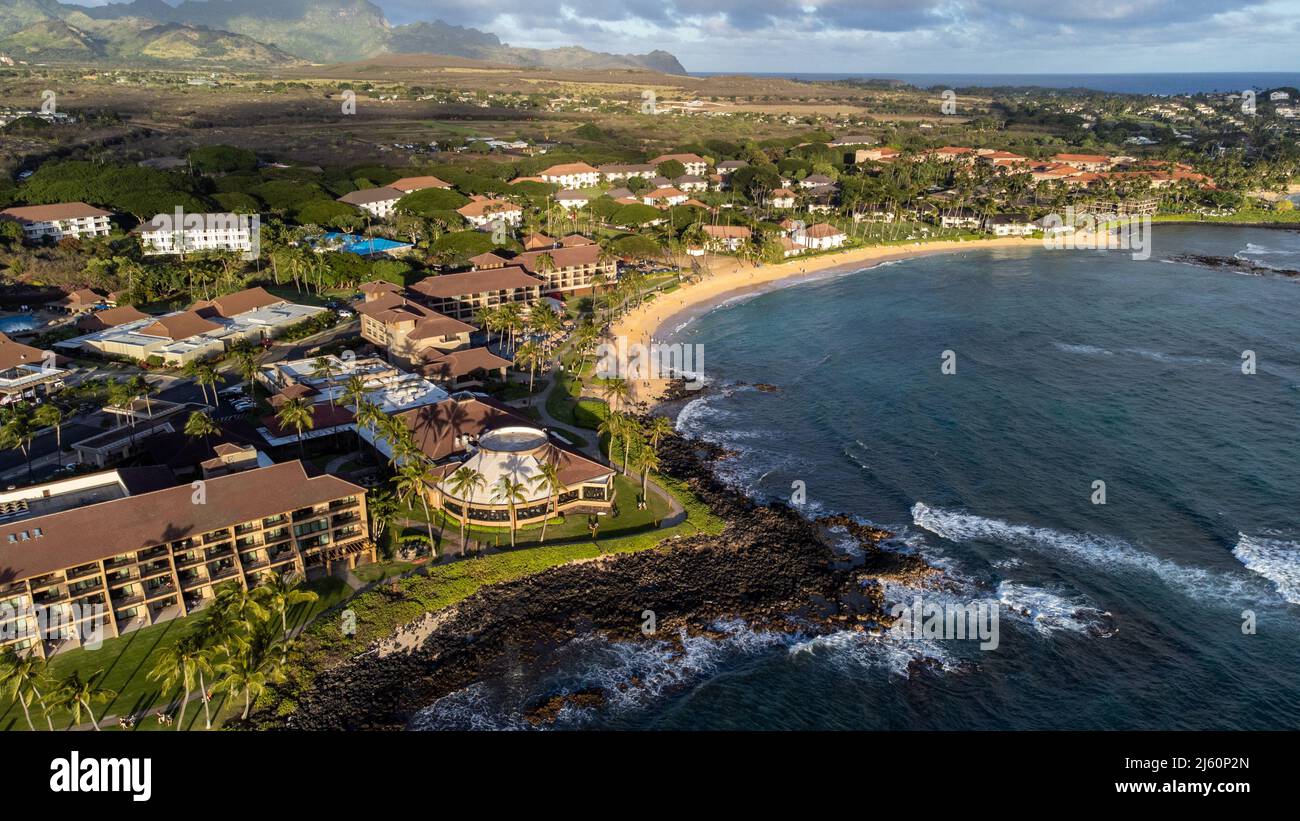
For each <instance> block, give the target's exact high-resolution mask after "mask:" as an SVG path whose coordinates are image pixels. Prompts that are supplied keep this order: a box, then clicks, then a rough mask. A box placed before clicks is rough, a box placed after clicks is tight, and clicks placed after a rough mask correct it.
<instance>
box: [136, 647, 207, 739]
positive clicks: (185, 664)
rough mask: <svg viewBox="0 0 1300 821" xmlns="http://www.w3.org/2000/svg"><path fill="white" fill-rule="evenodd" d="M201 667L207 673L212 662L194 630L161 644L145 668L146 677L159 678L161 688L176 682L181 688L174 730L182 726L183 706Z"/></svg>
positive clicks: (180, 728)
mask: <svg viewBox="0 0 1300 821" xmlns="http://www.w3.org/2000/svg"><path fill="white" fill-rule="evenodd" d="M201 669H202V670H206V671H207V672H208V673H211V672H212V664H211V661H210V659H209V650H208V648H207V646H206V645H205V642H204V640H203V636H202V635H200V634H199V633H197V632H195V633H190V634H188V635H186V636H185V637H184V638H182V639H180V640H179V641H176V642H173V643H172V644H170V645H168V646H167V647H164V648H163V649H162V651H161V652H160V653H159V654H158V657H157V660H156V661H155V662H154V666H153V669H152V670H150V671H149V674H148V678H149V680H150V681H158V682H161V683H162V687H163V690H170V689H172V688H173V687H177V686H179V687H180V688H181V689H182V690H183V691H184V692H183V694H182V696H181V705H180V712H179V713H178V714H177V716H176V729H177V730H183V729H184V728H185V707H186V705H188V704H189V701H190V692H191V691H193V689H194V684H195V679H196V678H197V677H198V676H200V675H201V673H200V670H201ZM199 687H200V688H202V687H203V683H202V682H199ZM200 692H203V694H204V696H205V697H206V695H207V692H206V690H202V689H200ZM206 706H207V702H206V701H204V707H205V708H206ZM211 727H212V719H211V716H210V715H209V717H208V728H209V729H211Z"/></svg>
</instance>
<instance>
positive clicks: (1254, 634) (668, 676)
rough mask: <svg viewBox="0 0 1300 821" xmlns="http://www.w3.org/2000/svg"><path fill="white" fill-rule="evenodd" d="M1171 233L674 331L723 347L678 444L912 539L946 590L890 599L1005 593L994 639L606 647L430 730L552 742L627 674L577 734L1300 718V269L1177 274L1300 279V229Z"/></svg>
mask: <svg viewBox="0 0 1300 821" xmlns="http://www.w3.org/2000/svg"><path fill="white" fill-rule="evenodd" d="M1155 231H1156V233H1155V236H1154V250H1153V254H1152V256H1151V259H1150V260H1147V261H1137V260H1133V259H1131V258H1130V256H1129V255H1128V254H1127V253H1126V252H1119V251H1115V252H1108V251H1048V250H1042V249H1014V250H1008V249H990V250H972V251H970V252H966V253H961V254H953V255H943V256H932V257H923V258H916V259H911V260H907V261H903V262H895V263H888V264H884V265H880V266H877V267H875V268H872V269H868V270H862V271H856V272H849V273H840V274H834V275H825V276H823V277H821V278H820V279H816V280H813V281H805V282H801V283H799V284H797V285H792V286H790V287H787V288H781V289H773V290H769V291H767V292H763V293H757V294H750V295H746V296H744V297H742V298H738V299H732V300H730V301H728V302H726V303H724V305H722V306H720V307H718V308H716V309H714V310H712V311H711V312H708V313H706V314H704V315H702V316H699V317H698V318H696V319H694V320H691V321H689V322H686V323H684V324H683V325H682V327H680V328H678V329H677V330H676V331H675V332H674V334H673V337H674V338H675V339H677V340H680V341H684V342H691V343H698V344H701V345H703V346H704V352H705V359H704V362H705V368H704V370H705V374H706V376H707V377H708V378H709V380H710V381H711V383H712V387H711V388H710V390H709V391H707V392H706V394H705V395H703V396H702V397H701V398H699V399H697V400H694V401H692V402H691V403H690V404H688V405H687V406H686V407H685V408H684V409H683V410H682V411H681V414H680V416H679V418H678V427H679V430H681V431H682V432H684V433H687V434H690V435H695V436H701V437H703V438H706V439H709V440H711V441H715V442H717V443H719V444H722V445H724V446H726V447H728V448H730V449H731V450H733V451H734V452H735V453H736V456H735V457H733V458H731V459H728V460H726V461H724V462H721V463H719V470H720V472H721V475H722V476H724V477H725V478H726V480H727V481H729V482H731V483H734V484H735V485H736V486H737V487H739V488H742V489H743V490H745V491H746V492H747V493H749V494H751V495H752V496H754V497H756V498H759V499H790V498H791V494H792V491H793V489H794V488H795V487H797V485H796V483H803V486H804V487H806V499H804V500H802V502H801V504H800V507H801V508H802V509H803V510H804V511H805V512H806V513H807V514H808V515H824V514H828V513H844V514H848V515H850V516H853V517H855V518H857V519H859V520H861V521H863V522H869V523H873V524H876V525H879V526H882V527H885V528H889V529H891V530H893V531H894V532H895V533H897V534H898V536H897V539H896V541H895V545H896V547H897V548H898V549H902V550H909V551H918V552H920V553H921V554H922V555H924V556H925V557H927V558H928V559H929V560H930V561H931V562H932V563H934V564H936V565H938V566H940V567H942V568H943V569H944V577H945V582H944V583H942V584H936V585H928V586H926V587H925V588H923V589H908V588H901V587H896V586H895V587H891V588H890V589H889V600H890V601H891V602H898V603H903V604H910V603H912V602H913V601H914V600H915V599H916V598H917V597H922V598H923V599H924V600H925V601H927V602H931V603H934V602H938V603H953V604H957V605H962V604H967V603H971V602H977V601H979V602H986V603H990V604H991V606H992V607H993V609H994V610H996V611H997V612H998V614H999V643H998V646H997V648H996V649H990V650H981V649H980V647H979V645H978V643H976V642H973V641H970V640H962V639H951V640H945V639H941V638H929V639H913V638H900V637H895V636H891V635H886V636H882V637H872V636H868V635H865V634H862V633H854V632H844V633H838V634H832V635H829V636H822V637H808V636H787V635H784V634H767V633H761V632H755V631H752V630H750V629H748V627H747V626H746V625H744V624H743V623H738V622H733V623H727V624H719V625H717V627H718V629H719V630H721V631H722V633H723V637H722V638H720V639H716V638H715V639H706V638H690V639H687V640H686V641H685V642H684V644H683V651H681V652H678V651H677V650H675V649H674V648H672V647H671V646H670V645H669V644H668V643H667V642H660V643H649V644H646V643H636V644H619V643H611V642H608V641H605V640H603V639H599V638H592V637H586V638H583V639H579V640H575V641H574V642H571V643H570V644H569V645H568V646H566V647H564V648H562V650H561V651H560V652H559V653H558V654H557V655H556V657H555V659H554V660H553V661H554V663H553V664H552V665H548V668H547V669H546V670H528V671H519V673H518V675H517V676H516V677H514V678H512V679H511V680H510V681H490V682H484V683H481V684H478V685H475V686H474V687H471V688H469V689H466V690H463V691H460V692H458V693H454V694H452V695H450V696H447V697H446V698H443V699H442V700H440V701H439V702H437V703H436V704H434V705H431V706H430V708H429V709H428V710H427V711H426V712H425V713H424V714H423V715H422V716H420V718H419V719H417V720H416V721H415V722H413V726H415V727H421V728H465V727H476V728H485V727H526V726H528V725H527V723H526V722H525V721H523V719H522V718H521V711H522V707H523V705H525V704H528V703H530V702H531V701H534V700H536V699H537V698H538V697H539V696H540V695H543V694H547V693H554V692H559V691H573V690H579V689H582V688H587V687H601V688H604V690H605V691H606V692H607V693H609V694H611V702H610V704H609V705H608V706H607V707H606V708H604V709H600V710H594V711H592V710H581V709H577V708H566V710H565V712H564V713H563V714H562V715H561V717H560V720H559V721H558V722H557V725H556V726H557V727H558V728H601V729H855V730H863V729H1049V728H1061V729H1124V728H1128V729H1191V728H1194V729H1258V728H1291V729H1295V728H1297V727H1300V680H1298V679H1297V678H1296V676H1295V671H1296V670H1297V669H1300V504H1298V503H1300V424H1298V420H1300V336H1298V335H1297V334H1296V330H1297V328H1298V327H1300V326H1298V325H1297V316H1300V281H1292V280H1288V279H1286V278H1283V277H1273V276H1253V275H1245V274H1237V273H1232V272H1229V271H1224V270H1208V269H1204V268H1200V267H1195V266H1191V265H1186V264H1181V263H1174V262H1170V261H1167V260H1168V258H1169V257H1170V256H1172V255H1174V254H1182V253H1199V254H1213V255H1224V256H1228V255H1239V256H1241V257H1243V258H1249V259H1252V260H1255V261H1257V262H1260V263H1263V264H1265V265H1270V266H1273V267H1278V268H1300V233H1296V232H1292V231H1282V230H1266V229H1249V228H1239V227H1199V226H1157V227H1156V229H1155ZM944 352H951V355H952V356H951V357H950V358H949V361H953V362H955V366H956V369H955V373H950V374H944V373H942V372H941V363H942V361H943V357H944ZM1244 352H1252V353H1253V360H1254V363H1255V368H1254V370H1255V372H1254V373H1251V374H1247V373H1243V370H1242V364H1243V362H1244V361H1245V360H1244V359H1243V354H1244ZM755 383H768V384H770V385H773V386H775V388H776V389H775V390H758V389H756V388H755V387H754V384H755ZM1098 482H1102V483H1104V486H1099V485H1098V484H1097V483H1098ZM1099 487H1103V489H1104V498H1101V499H1100V501H1101V502H1104V503H1098V501H1099V497H1098V495H1097V490H1098V488H1099ZM845 549H848V548H845Z"/></svg>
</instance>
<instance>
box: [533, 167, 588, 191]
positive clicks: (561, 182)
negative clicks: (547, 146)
mask: <svg viewBox="0 0 1300 821" xmlns="http://www.w3.org/2000/svg"><path fill="white" fill-rule="evenodd" d="M538 176H539V177H541V178H542V182H549V183H551V184H553V185H558V186H560V187H561V188H592V187H594V186H597V185H600V171H599V170H597V169H596V168H593V167H592V166H590V165H587V164H586V163H585V162H569V163H562V164H560V165H552V166H551V167H550V168H548V169H546V170H545V171H543V172H542V173H541V174H538Z"/></svg>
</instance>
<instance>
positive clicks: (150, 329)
mask: <svg viewBox="0 0 1300 821" xmlns="http://www.w3.org/2000/svg"><path fill="white" fill-rule="evenodd" d="M220 328H221V326H220V325H218V324H217V323H215V322H209V321H208V320H206V319H204V318H203V317H202V316H199V314H198V312H197V311H185V312H183V313H179V314H171V315H169V316H160V317H158V321H157V322H154V323H153V324H152V325H146V326H144V327H143V328H141V329H140V333H142V334H145V335H146V336H162V337H166V338H167V339H170V340H172V341H175V340H177V339H189V338H190V337H191V336H198V335H199V334H201V333H206V332H208V331H216V330H220Z"/></svg>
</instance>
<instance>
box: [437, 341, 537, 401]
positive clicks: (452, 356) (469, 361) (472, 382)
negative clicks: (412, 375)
mask: <svg viewBox="0 0 1300 821" xmlns="http://www.w3.org/2000/svg"><path fill="white" fill-rule="evenodd" d="M512 364H514V363H512V362H511V361H510V360H509V359H505V358H503V357H500V356H497V355H496V354H494V353H492V352H491V351H489V350H488V349H487V348H466V349H464V350H459V351H449V352H447V353H435V354H432V355H428V356H426V357H425V360H424V362H423V364H421V365H420V373H422V374H424V375H425V376H427V377H428V378H429V379H433V380H435V381H437V382H438V383H439V384H441V385H443V386H445V387H446V388H447V390H449V391H453V392H454V391H461V390H465V389H467V388H476V387H482V386H483V385H485V384H487V382H488V380H491V379H495V380H497V381H499V382H504V381H505V379H506V368H509V367H510V366H511V365H512Z"/></svg>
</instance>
